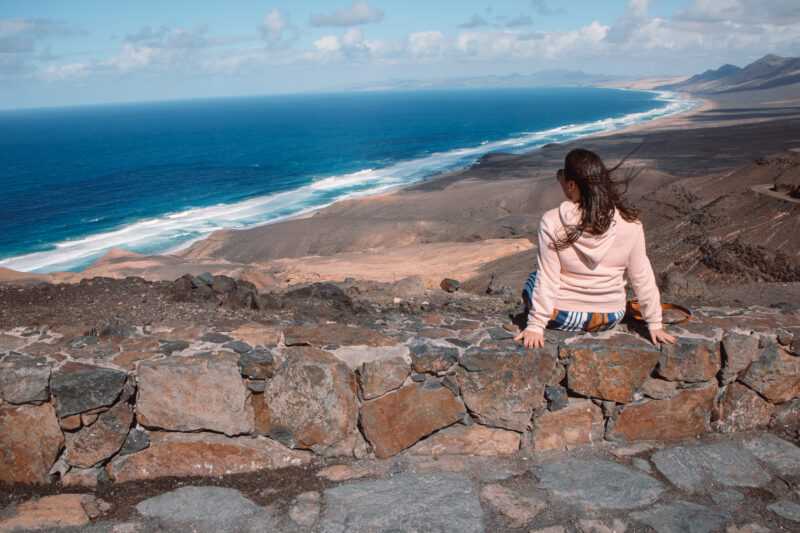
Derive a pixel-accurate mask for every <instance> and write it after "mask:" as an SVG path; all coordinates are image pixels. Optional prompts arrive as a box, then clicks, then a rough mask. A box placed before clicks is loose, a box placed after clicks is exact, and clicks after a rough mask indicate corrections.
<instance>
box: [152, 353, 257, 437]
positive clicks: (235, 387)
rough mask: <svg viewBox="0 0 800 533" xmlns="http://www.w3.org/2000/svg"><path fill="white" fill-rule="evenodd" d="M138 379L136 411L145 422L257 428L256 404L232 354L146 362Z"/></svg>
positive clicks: (236, 430)
mask: <svg viewBox="0 0 800 533" xmlns="http://www.w3.org/2000/svg"><path fill="white" fill-rule="evenodd" d="M138 382H139V394H138V399H137V404H136V412H137V419H138V421H139V423H140V424H141V425H143V426H146V427H152V428H161V429H168V430H172V431H196V430H204V429H206V430H211V431H218V432H221V433H225V434H226V435H238V434H242V433H250V432H252V431H253V427H254V414H253V407H252V405H251V404H250V402H249V398H248V394H249V393H248V391H247V387H246V386H245V384H244V381H242V378H241V375H240V373H239V365H238V356H236V355H234V354H229V353H225V352H221V353H220V354H217V355H196V356H190V357H170V358H166V359H161V360H154V361H144V362H142V363H140V364H139V370H138Z"/></svg>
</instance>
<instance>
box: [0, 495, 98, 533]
mask: <svg viewBox="0 0 800 533" xmlns="http://www.w3.org/2000/svg"><path fill="white" fill-rule="evenodd" d="M93 498H94V497H93V496H90V495H88V494H57V495H55V496H44V497H42V498H38V499H35V500H30V501H27V502H23V503H20V504H18V505H17V506H16V508H15V509H14V514H13V515H12V516H10V517H7V518H0V531H3V532H6V531H20V530H23V531H31V530H41V529H48V528H63V527H82V526H85V525H87V524H88V523H89V515H88V514H87V513H86V509H85V508H84V503H88V501H89V500H90V499H93ZM4 514H5V513H4ZM0 516H2V515H0Z"/></svg>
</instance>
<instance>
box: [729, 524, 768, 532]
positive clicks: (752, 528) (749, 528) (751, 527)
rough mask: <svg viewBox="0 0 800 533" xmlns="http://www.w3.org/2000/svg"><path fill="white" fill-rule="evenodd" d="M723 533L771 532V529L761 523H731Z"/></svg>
mask: <svg viewBox="0 0 800 533" xmlns="http://www.w3.org/2000/svg"><path fill="white" fill-rule="evenodd" d="M725 533H772V530H771V529H769V528H767V527H764V526H762V525H761V524H756V523H755V522H753V523H750V524H745V525H743V526H736V525H733V524H731V525H730V526H728V527H727V528H726V529H725Z"/></svg>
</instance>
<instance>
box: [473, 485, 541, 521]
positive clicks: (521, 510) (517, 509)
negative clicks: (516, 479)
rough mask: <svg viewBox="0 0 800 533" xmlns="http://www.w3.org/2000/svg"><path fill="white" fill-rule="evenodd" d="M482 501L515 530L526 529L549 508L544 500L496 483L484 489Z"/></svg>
mask: <svg viewBox="0 0 800 533" xmlns="http://www.w3.org/2000/svg"><path fill="white" fill-rule="evenodd" d="M481 500H483V501H485V502H486V503H488V504H489V505H491V506H492V507H493V508H494V509H496V510H497V511H498V512H499V513H500V514H501V515H502V516H503V517H504V518H505V519H506V521H507V522H508V525H509V526H511V527H512V528H514V529H518V528H521V527H524V526H525V525H527V524H528V523H529V522H531V521H532V520H533V519H534V518H536V516H537V515H538V514H539V513H541V512H542V511H544V510H545V508H546V507H547V502H546V501H544V500H542V499H539V498H535V497H533V496H524V495H522V494H519V493H517V492H515V491H512V490H510V489H507V488H506V487H503V486H502V485H498V484H496V483H493V484H491V485H486V486H485V487H483V489H482V490H481Z"/></svg>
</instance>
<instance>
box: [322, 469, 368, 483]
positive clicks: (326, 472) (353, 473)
mask: <svg viewBox="0 0 800 533" xmlns="http://www.w3.org/2000/svg"><path fill="white" fill-rule="evenodd" d="M368 475H369V470H367V469H366V468H359V467H354V466H350V465H333V466H328V467H326V468H323V469H322V470H320V471H319V472H317V477H321V478H323V479H327V480H328V481H334V482H337V483H338V482H342V481H349V480H351V479H358V478H362V477H365V476H368Z"/></svg>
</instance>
